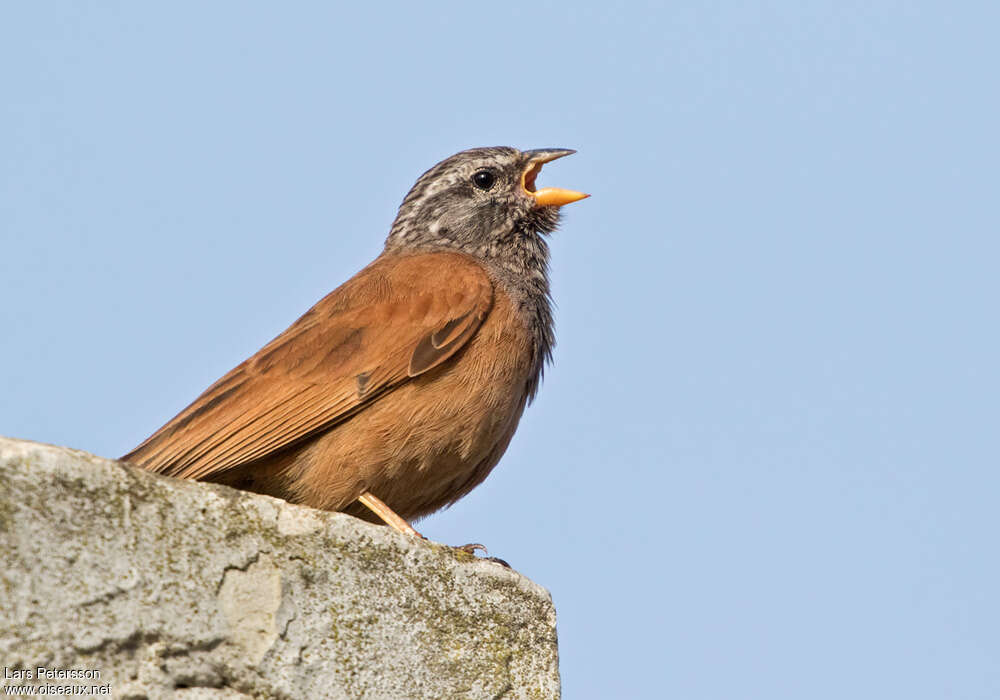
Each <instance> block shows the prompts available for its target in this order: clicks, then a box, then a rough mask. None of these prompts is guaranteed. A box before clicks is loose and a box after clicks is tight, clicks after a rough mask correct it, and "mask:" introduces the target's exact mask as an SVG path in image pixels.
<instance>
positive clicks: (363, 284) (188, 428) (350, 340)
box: [122, 253, 493, 479]
mask: <svg viewBox="0 0 1000 700" xmlns="http://www.w3.org/2000/svg"><path fill="white" fill-rule="evenodd" d="M492 303H493V286H492V284H491V282H490V279H489V277H488V276H487V275H486V273H485V271H484V270H483V269H482V268H481V267H480V266H479V265H477V264H476V263H475V262H473V261H472V260H470V259H469V258H467V257H465V256H462V255H458V254H454V253H428V254H421V255H412V256H402V257H401V256H389V257H379V258H378V259H376V260H375V262H373V263H372V264H371V265H369V266H368V267H366V268H365V269H364V270H362V271H361V272H359V273H358V274H357V275H356V276H355V277H354V278H352V279H351V280H349V281H347V282H345V283H344V284H343V285H342V286H340V287H338V288H337V289H336V290H334V291H333V292H331V293H330V294H329V295H327V296H326V297H324V298H323V299H322V300H321V301H320V302H319V303H317V304H316V305H315V306H314V307H313V308H311V309H310V310H309V311H308V312H306V314H305V315H304V316H302V318H300V319H299V320H298V321H296V322H295V323H294V324H292V325H291V326H290V327H289V328H288V329H287V330H286V331H285V332H284V333H282V334H281V335H279V336H278V337H277V338H275V339H274V340H272V341H271V342H270V343H268V344H267V345H265V346H264V347H263V348H261V349H260V350H259V351H258V352H257V354H255V355H254V356H253V357H251V358H250V359H249V360H247V361H245V362H243V363H242V364H241V365H239V366H238V367H236V368H235V369H233V370H232V371H231V372H229V373H228V374H226V376H224V377H223V378H222V379H220V380H219V381H217V382H216V383H215V384H213V385H212V386H211V387H209V388H208V389H207V390H206V391H205V393H203V394H202V395H201V396H199V397H198V398H197V399H195V401H194V402H193V403H192V404H191V405H190V406H188V407H187V408H186V409H184V410H183V411H181V413H179V414H178V415H177V416H176V417H174V418H173V419H172V420H171V421H170V422H169V423H167V424H166V425H164V426H163V427H162V428H160V429H159V430H158V431H156V432H155V433H154V434H153V435H152V436H150V437H149V438H148V439H147V440H146V441H145V442H143V443H142V444H141V445H139V446H138V447H137V448H136V449H135V450H133V451H132V452H130V453H129V454H127V455H125V456H124V457H122V459H124V460H128V461H131V462H135V463H136V464H139V465H141V466H143V467H145V468H146V469H149V470H151V471H155V472H160V473H163V474H169V475H171V476H179V477H184V478H190V479H201V478H204V477H206V476H208V475H210V474H216V473H218V472H221V471H224V470H227V469H231V468H233V467H236V466H239V465H242V464H246V463H248V462H251V461H253V460H256V459H260V458H261V457H264V456H266V455H270V454H272V453H274V452H276V451H278V450H281V449H283V448H285V447H288V446H289V445H291V444H293V443H295V442H298V441H300V440H302V439H304V438H306V437H308V436H310V435H313V434H315V433H317V432H320V431H322V430H326V429H328V428H329V427H331V426H332V425H334V424H336V423H338V422H340V421H343V420H345V419H347V418H349V417H350V416H351V415H352V414H353V413H355V412H357V411H358V410H361V409H362V408H364V406H365V405H366V404H368V403H369V402H371V401H375V400H377V398H378V397H379V396H381V395H383V394H384V393H385V392H387V391H391V390H392V389H393V388H394V387H396V386H398V385H399V384H400V383H402V382H405V381H406V380H407V379H408V378H410V377H415V376H417V375H419V374H422V373H424V372H427V371H428V370H430V369H433V368H434V367H437V366H438V365H440V364H441V363H442V362H444V361H445V360H447V359H448V358H449V357H451V356H452V355H453V354H455V352H457V351H458V350H459V349H460V348H461V347H462V346H463V345H464V344H465V342H466V341H467V340H468V339H469V338H470V337H472V335H473V334H474V333H475V332H476V330H477V329H478V328H479V325H480V324H481V323H482V320H483V318H484V317H485V316H486V314H487V313H488V312H489V310H490V307H491V306H492Z"/></svg>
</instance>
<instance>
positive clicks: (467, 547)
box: [455, 543, 489, 554]
mask: <svg viewBox="0 0 1000 700" xmlns="http://www.w3.org/2000/svg"><path fill="white" fill-rule="evenodd" d="M455 549H457V550H459V551H462V552H465V553H466V554H475V553H476V550H477V549H481V550H483V554H489V550H487V549H486V547H485V546H484V545H481V544H478V543H473V544H463V545H462V546H461V547H455Z"/></svg>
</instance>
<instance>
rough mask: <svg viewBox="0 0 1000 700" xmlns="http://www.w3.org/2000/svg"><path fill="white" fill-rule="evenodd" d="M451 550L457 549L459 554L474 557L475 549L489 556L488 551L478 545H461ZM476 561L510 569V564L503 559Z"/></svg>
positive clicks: (483, 558)
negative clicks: (494, 563) (488, 562)
mask: <svg viewBox="0 0 1000 700" xmlns="http://www.w3.org/2000/svg"><path fill="white" fill-rule="evenodd" d="M452 549H457V550H458V551H460V552H465V553H466V554H471V555H472V556H474V557H475V556H476V550H477V549H481V550H483V554H489V551H488V550H487V549H486V547H485V546H483V545H481V544H478V543H473V544H463V545H462V546H461V547H452ZM476 559H482V560H483V561H492V562H496V563H497V564H499V565H500V566H503V567H505V568H508V569H509V568H510V564H508V563H507V562H505V561H504V560H503V559H500V558H499V557H476Z"/></svg>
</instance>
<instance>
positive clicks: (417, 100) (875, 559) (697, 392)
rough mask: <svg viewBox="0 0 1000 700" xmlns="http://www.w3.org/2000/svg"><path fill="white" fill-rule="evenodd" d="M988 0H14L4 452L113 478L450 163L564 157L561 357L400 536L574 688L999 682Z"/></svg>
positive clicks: (868, 687) (919, 690) (700, 691)
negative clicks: (495, 452)
mask: <svg viewBox="0 0 1000 700" xmlns="http://www.w3.org/2000/svg"><path fill="white" fill-rule="evenodd" d="M998 22H1000V10H998V9H997V5H995V4H991V3H972V2H959V3H952V4H943V3H927V2H875V3H870V2H869V3H859V2H806V3H801V2H763V3H753V4H749V3H674V4H667V3H649V4H642V3H634V4H631V5H630V6H628V7H627V8H625V7H615V6H614V5H613V4H611V3H606V2H601V3H586V2H584V3H577V4H573V5H568V4H566V3H546V2H539V3H531V4H520V3H504V4H500V5H497V4H491V5H489V4H477V5H470V4H464V3H438V4H435V5H434V6H433V8H432V7H430V6H426V5H421V4H412V5H408V6H397V5H393V4H378V3H367V4H364V6H362V5H361V4H360V3H358V4H355V5H353V6H347V7H336V6H335V4H334V3H308V2H301V3H286V4H276V3H260V2H240V3H236V2H217V3H191V2H175V3H169V4H159V5H154V4H152V3H142V4H135V3H112V2H104V3H100V4H97V3H70V2H62V3H59V2H56V3H46V4H40V3H34V4H23V3H22V4H19V5H15V4H8V5H7V6H6V7H5V9H4V10H3V12H2V21H0V84H2V85H3V86H4V89H3V91H4V97H3V100H2V102H0V133H2V135H3V136H2V143H3V149H2V150H3V157H2V158H0V243H2V251H3V254H2V255H0V293H2V303H0V328H3V329H4V333H3V335H2V338H0V366H2V367H3V368H4V370H3V371H2V372H0V391H2V395H3V400H2V401H0V433H3V434H6V435H10V436H14V437H21V438H29V439H33V440H40V441H43V442H51V443H58V444H65V445H70V446H73V447H77V448H81V449H85V450H89V451H91V452H95V453H97V454H100V455H105V456H109V457H114V456H117V455H120V454H122V453H123V452H125V451H127V450H128V449H130V448H131V447H133V446H134V445H135V444H136V443H138V442H139V441H140V440H141V439H142V438H144V437H145V436H146V435H147V434H148V433H150V432H151V431H152V430H154V429H155V428H157V427H158V426H159V425H161V424H162V423H163V422H164V421H166V420H167V419H168V418H170V417H171V416H172V415H173V414H174V413H176V412H177V411H178V410H179V409H180V408H182V407H183V406H184V405H186V404H187V403H188V402H189V401H190V400H191V399H192V398H194V397H195V396H196V395H197V394H198V393H199V392H200V391H201V390H203V389H204V388H205V387H207V386H208V385H209V384H210V383H211V382H212V381H214V380H215V379H216V378H218V377H219V376H221V375H222V374H223V373H224V372H225V371H227V370H228V369H230V368H231V367H232V366H234V365H235V364H237V363H238V362H240V361H241V360H242V359H244V358H245V357H247V356H248V355H249V354H251V353H252V352H253V351H255V350H256V349H257V348H258V347H260V346H261V345H263V344H264V343H265V342H266V341H268V340H269V339H270V338H271V337H273V336H274V335H276V334H277V333H279V332H280V331H281V330H283V329H284V328H285V327H286V326H287V325H288V324H289V323H290V322H291V321H293V320H294V319H295V318H297V317H298V315H300V314H301V313H302V312H304V311H305V310H306V309H307V308H308V307H309V306H310V305H312V304H313V303H314V302H315V301H316V300H318V299H319V298H320V297H322V296H323V295H324V294H325V293H327V292H328V291H329V290H331V289H333V288H334V287H336V286H337V285H338V284H340V283H341V282H343V281H344V280H345V279H347V278H348V277H349V276H350V275H352V274H353V273H354V272H355V271H357V270H358V269H360V268H361V267H362V266H363V265H364V264H366V263H367V262H368V261H369V260H370V259H372V258H373V257H374V256H375V255H377V253H378V252H379V251H380V249H381V245H382V241H383V239H384V236H385V234H386V233H387V231H388V227H389V224H390V223H391V221H392V218H393V216H394V214H395V210H396V207H397V206H398V205H399V202H400V201H401V199H402V197H403V195H404V194H405V193H406V191H407V189H408V188H409V187H410V185H411V184H412V183H413V181H414V180H415V179H416V177H417V176H418V175H419V174H420V173H422V172H423V171H424V170H425V169H426V168H428V167H429V166H430V165H432V164H433V163H435V162H437V161H438V160H440V159H441V158H443V157H445V156H447V155H450V154H451V153H453V152H455V151H458V150H461V149H463V148H467V147H471V146H480V145H512V146H517V147H520V148H538V147H569V148H575V149H577V150H578V151H579V153H578V154H577V155H575V156H573V157H572V158H567V159H565V160H561V161H559V162H558V163H555V164H553V165H552V166H550V167H548V168H546V171H545V173H544V174H543V175H542V178H541V180H540V183H541V184H548V185H558V186H563V187H569V188H573V189H579V190H583V191H587V192H590V193H591V194H592V195H593V196H592V197H591V198H590V199H588V200H586V201H584V202H580V203H577V204H574V205H572V206H570V207H567V208H566V210H565V212H566V215H565V218H564V224H563V226H562V229H561V230H560V231H559V232H557V233H556V234H555V236H554V237H553V238H552V248H553V267H552V278H553V285H554V294H555V299H556V302H557V305H558V309H557V315H556V321H557V336H558V347H557V349H556V351H555V363H554V365H553V367H552V368H551V369H550V371H549V372H548V373H547V377H546V382H545V385H544V386H543V387H542V391H541V393H540V395H539V398H538V400H537V401H536V402H535V404H534V405H533V406H532V407H531V408H529V410H528V411H527V413H526V415H525V417H524V419H523V421H522V424H521V428H520V429H519V432H518V434H517V436H516V437H515V439H514V441H513V443H512V445H511V447H510V449H509V450H508V452H507V455H506V456H505V457H504V459H503V461H502V462H501V464H500V465H499V467H498V468H497V469H496V471H495V472H494V473H493V475H492V476H491V477H490V479H489V480H488V481H487V482H486V483H485V484H484V485H483V486H481V487H480V488H479V489H477V490H476V491H475V492H473V493H472V494H471V495H470V496H468V497H467V498H466V499H465V500H463V501H462V502H460V503H459V504H457V505H456V506H454V507H453V508H451V509H450V510H447V511H445V512H442V513H440V514H437V515H434V516H431V517H430V518H428V519H426V520H424V521H423V522H422V523H421V527H420V529H421V530H422V531H423V532H424V533H425V534H427V535H428V536H429V537H431V538H432V539H435V540H439V541H443V542H449V543H453V544H461V543H465V542H469V541H479V542H484V543H486V544H487V545H488V546H489V547H490V549H491V552H492V553H493V554H496V555H498V556H502V557H504V558H505V559H507V560H509V561H510V562H511V563H512V564H513V565H514V566H515V568H517V569H519V570H520V571H522V572H524V573H525V574H526V575H528V576H530V577H531V578H532V579H534V580H535V581H537V582H539V583H541V584H542V585H544V586H546V587H547V588H548V589H549V590H551V591H552V594H553V597H554V600H555V603H556V607H557V610H558V614H559V635H560V650H561V664H562V673H563V682H564V691H565V695H566V697H567V698H574V699H576V698H609V697H634V698H647V697H648V698H661V697H666V698H685V699H699V698H706V699H708V698H732V697H739V698H767V699H768V700H775V699H779V698H788V699H792V698H795V699H798V698H802V697H809V698H813V699H818V698H831V699H833V698H837V699H839V698H843V697H852V698H884V697H906V698H928V699H929V698H942V697H954V698H964V699H969V698H984V699H985V698H991V699H992V698H996V697H1000V661H998V659H1000V638H998V633H997V630H998V629H1000V607H998V605H997V591H998V590H1000V564H998V558H997V544H996V537H997V531H998V528H1000V515H998V509H997V500H998V493H1000V470H998V468H997V467H998V458H997V452H998V435H1000V431H998V430H997V423H998V418H1000V415H998V414H1000V410H998V399H997V397H998V394H1000V372H998V369H997V358H998V356H1000V332H998V324H997V299H998V295H1000V282H998V275H997V264H998V260H1000V244H998V242H997V238H998V233H1000V214H998V209H997V194H996V193H997V164H998V162H1000V139H998V135H997V124H998V123H1000V97H998V91H997V77H996V67H997V66H998V65H1000V50H998V49H997V42H996V27H997V26H998Z"/></svg>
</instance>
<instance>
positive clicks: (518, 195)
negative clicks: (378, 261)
mask: <svg viewBox="0 0 1000 700" xmlns="http://www.w3.org/2000/svg"><path fill="white" fill-rule="evenodd" d="M571 153H575V151H572V150H568V149H564V148H543V149H538V150H533V151H519V150H517V149H516V148H507V147H495V148H473V149H470V150H467V151H462V152H460V153H456V154H455V155H453V156H451V157H450V158H446V159H445V160H443V161H441V162H440V163H438V164H437V165H435V166H434V167H433V168H431V169H430V170H428V171H427V172H426V173H424V174H423V175H421V176H420V178H419V179H418V180H417V182H416V184H415V185H414V186H413V188H412V189H411V190H410V192H409V194H407V195H406V198H405V199H404V200H403V203H402V205H401V206H400V207H399V214H398V215H397V216H396V220H395V222H394V223H393V225H392V230H391V232H390V233H389V238H388V239H387V240H386V249H387V250H404V249H408V248H413V249H419V248H432V249H451V250H458V251H462V252H466V253H469V254H470V255H477V256H481V255H490V256H492V255H494V254H496V253H498V252H499V251H498V250H496V249H497V247H498V246H500V247H502V246H504V245H505V244H506V243H508V242H511V241H513V240H515V239H517V238H518V237H524V236H537V235H538V234H543V233H550V232H552V231H553V230H555V228H556V225H557V224H558V222H559V207H561V206H563V205H564V204H569V203H570V202H575V201H577V200H580V199H583V198H584V197H587V196H588V195H586V194H583V193H582V192H574V191H573V190H564V189H560V188H557V187H544V188H541V189H539V188H537V187H536V186H535V180H536V178H537V177H538V173H539V172H540V171H541V169H542V165H543V164H544V163H548V162H549V161H553V160H555V159H556V158H562V157H563V156H568V155H570V154H571Z"/></svg>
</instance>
